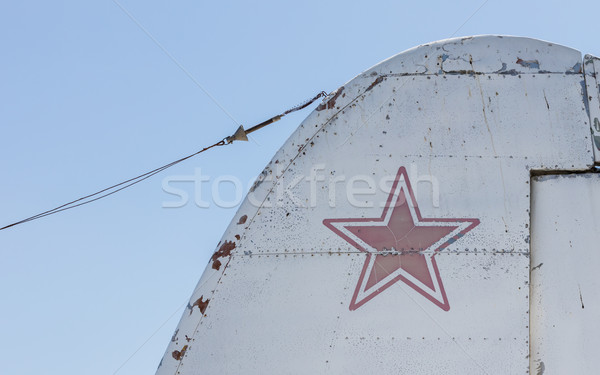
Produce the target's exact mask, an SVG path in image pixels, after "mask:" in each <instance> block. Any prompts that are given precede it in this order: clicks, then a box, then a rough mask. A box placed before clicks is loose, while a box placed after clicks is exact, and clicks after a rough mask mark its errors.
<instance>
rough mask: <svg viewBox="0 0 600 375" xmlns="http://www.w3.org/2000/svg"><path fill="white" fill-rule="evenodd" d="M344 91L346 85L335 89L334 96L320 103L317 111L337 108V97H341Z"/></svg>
mask: <svg viewBox="0 0 600 375" xmlns="http://www.w3.org/2000/svg"><path fill="white" fill-rule="evenodd" d="M343 91H344V86H342V87H340V88H339V89H337V90H336V91H335V93H334V94H333V96H332V97H331V99H329V100H328V101H326V102H324V103H321V104H319V106H318V107H317V111H322V110H324V109H333V108H335V101H336V100H337V98H339V96H340V95H341V94H342V92H343Z"/></svg>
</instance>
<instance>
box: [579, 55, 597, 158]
mask: <svg viewBox="0 0 600 375" xmlns="http://www.w3.org/2000/svg"><path fill="white" fill-rule="evenodd" d="M583 69H584V71H585V84H586V93H587V98H588V107H589V108H588V110H589V114H590V127H591V129H592V140H593V147H594V156H595V160H596V163H600V82H599V81H600V77H598V74H600V59H599V58H597V57H594V56H591V55H585V57H584V59H583Z"/></svg>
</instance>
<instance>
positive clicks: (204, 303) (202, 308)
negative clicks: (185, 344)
mask: <svg viewBox="0 0 600 375" xmlns="http://www.w3.org/2000/svg"><path fill="white" fill-rule="evenodd" d="M203 299H204V296H200V298H198V299H197V300H196V302H194V304H193V305H192V308H191V309H190V315H192V312H193V311H194V306H198V309H199V310H200V313H201V314H204V312H205V311H206V308H207V307H208V303H209V302H210V298H207V299H206V301H203ZM185 337H186V338H187V336H185Z"/></svg>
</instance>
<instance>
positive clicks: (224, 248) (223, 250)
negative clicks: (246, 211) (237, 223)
mask: <svg viewBox="0 0 600 375" xmlns="http://www.w3.org/2000/svg"><path fill="white" fill-rule="evenodd" d="M244 216H246V215H244ZM242 217H243V216H242ZM240 220H241V218H240ZM245 221H246V220H244V222H245ZM233 249H235V242H233V241H225V243H224V244H223V245H221V247H220V248H219V250H217V251H215V253H214V254H213V256H212V258H211V259H212V261H213V265H212V268H214V269H216V270H218V269H219V268H220V267H221V262H220V261H219V258H222V257H228V256H230V255H231V250H233Z"/></svg>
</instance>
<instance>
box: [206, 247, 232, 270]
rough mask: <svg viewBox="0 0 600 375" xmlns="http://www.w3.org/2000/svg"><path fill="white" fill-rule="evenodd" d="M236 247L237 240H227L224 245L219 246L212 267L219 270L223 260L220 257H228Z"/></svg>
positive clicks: (213, 257)
mask: <svg viewBox="0 0 600 375" xmlns="http://www.w3.org/2000/svg"><path fill="white" fill-rule="evenodd" d="M233 249H235V242H233V241H225V243H224V244H223V245H221V247H220V248H219V250H217V251H215V253H214V254H213V256H212V257H211V260H212V261H213V265H212V268H213V269H215V270H219V269H220V268H221V261H219V258H222V257H228V256H230V255H231V250H233Z"/></svg>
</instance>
